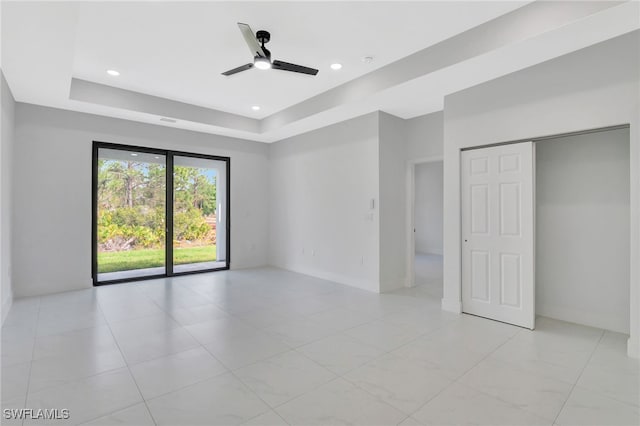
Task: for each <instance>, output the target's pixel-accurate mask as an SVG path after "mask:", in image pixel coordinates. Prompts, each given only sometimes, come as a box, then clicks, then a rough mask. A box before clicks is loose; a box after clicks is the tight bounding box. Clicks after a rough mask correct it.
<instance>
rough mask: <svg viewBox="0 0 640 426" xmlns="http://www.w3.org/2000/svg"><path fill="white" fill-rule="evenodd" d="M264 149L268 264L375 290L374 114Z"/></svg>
mask: <svg viewBox="0 0 640 426" xmlns="http://www.w3.org/2000/svg"><path fill="white" fill-rule="evenodd" d="M270 148H271V152H270V158H271V164H270V167H271V175H270V179H269V181H270V190H269V194H270V201H271V204H270V205H271V209H270V214H269V216H270V244H269V247H270V249H269V261H270V263H271V264H272V265H275V266H278V267H281V268H286V269H289V270H293V271H297V272H301V273H305V274H309V275H313V276H316V277H320V278H325V279H330V280H333V281H337V282H340V283H343V284H347V285H351V286H355V287H359V288H363V289H366V290H370V291H376V292H377V291H379V248H378V245H379V244H378V243H379V229H378V226H379V215H378V194H379V181H378V176H379V170H378V113H371V114H367V115H364V116H361V117H358V118H354V119H351V120H348V121H344V122H341V123H338V124H334V125H332V126H328V127H324V128H322V129H319V130H314V131H312V132H309V133H305V134H302V135H298V136H295V137H292V138H289V139H285V140H283V141H280V142H275V143H273V144H271V145H270ZM372 199H373V200H374V202H375V207H374V209H372V210H371V209H370V208H369V203H370V200H372Z"/></svg>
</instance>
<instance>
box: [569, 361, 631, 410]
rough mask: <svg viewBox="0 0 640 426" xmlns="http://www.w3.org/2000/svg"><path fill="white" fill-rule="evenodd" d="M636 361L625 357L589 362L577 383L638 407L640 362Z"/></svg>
mask: <svg viewBox="0 0 640 426" xmlns="http://www.w3.org/2000/svg"><path fill="white" fill-rule="evenodd" d="M637 361H638V360H633V359H627V360H624V362H620V363H601V362H597V361H593V362H590V363H589V364H588V365H587V367H586V368H585V369H584V371H583V372H582V375H581V376H580V379H578V383H577V385H578V386H580V387H582V388H585V389H589V390H592V391H595V392H599V393H602V394H604V395H607V396H609V397H610V398H613V399H617V400H619V401H622V402H627V403H629V404H634V405H636V406H638V407H640V363H638V362H637Z"/></svg>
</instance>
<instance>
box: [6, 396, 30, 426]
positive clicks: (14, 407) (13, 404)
mask: <svg viewBox="0 0 640 426" xmlns="http://www.w3.org/2000/svg"><path fill="white" fill-rule="evenodd" d="M25 400H26V395H25V396H21V397H14V398H7V399H5V398H4V397H3V398H2V402H1V403H0V409H1V413H2V414H1V415H2V421H1V422H0V423H1V424H2V425H3V426H15V425H22V417H21V416H20V414H19V410H21V409H23V408H25V407H24V404H25ZM6 410H9V411H8V412H7V411H6Z"/></svg>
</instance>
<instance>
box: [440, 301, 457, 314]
mask: <svg viewBox="0 0 640 426" xmlns="http://www.w3.org/2000/svg"><path fill="white" fill-rule="evenodd" d="M441 306H442V310H443V311H447V312H453V313H456V314H461V313H462V303H461V302H460V301H459V300H449V299H445V298H443V299H442V305H441Z"/></svg>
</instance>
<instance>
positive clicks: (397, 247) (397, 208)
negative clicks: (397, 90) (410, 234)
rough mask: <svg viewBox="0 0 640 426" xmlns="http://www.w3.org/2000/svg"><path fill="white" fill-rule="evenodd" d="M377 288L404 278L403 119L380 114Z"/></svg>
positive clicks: (397, 284)
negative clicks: (378, 280) (378, 274)
mask: <svg viewBox="0 0 640 426" xmlns="http://www.w3.org/2000/svg"><path fill="white" fill-rule="evenodd" d="M379 120H380V121H379V130H378V134H379V140H378V144H379V156H378V157H379V166H378V167H379V170H380V291H381V292H383V291H390V290H394V289H398V288H401V287H404V285H405V280H406V270H407V269H406V258H407V256H406V248H407V240H406V235H407V234H406V233H407V228H406V198H405V197H406V191H405V190H404V188H405V185H406V170H407V164H406V161H405V159H406V154H405V152H406V124H405V123H406V122H405V120H403V119H401V118H398V117H395V116H393V115H391V114H386V113H384V112H380V113H379Z"/></svg>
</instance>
